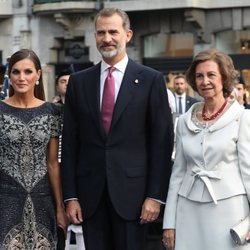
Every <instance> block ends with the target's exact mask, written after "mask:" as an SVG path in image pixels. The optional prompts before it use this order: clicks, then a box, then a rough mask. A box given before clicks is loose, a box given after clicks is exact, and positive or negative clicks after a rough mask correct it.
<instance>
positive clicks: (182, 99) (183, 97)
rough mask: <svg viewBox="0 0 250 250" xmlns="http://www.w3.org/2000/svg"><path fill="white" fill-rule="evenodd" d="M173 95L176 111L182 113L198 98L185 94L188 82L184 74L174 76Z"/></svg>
mask: <svg viewBox="0 0 250 250" xmlns="http://www.w3.org/2000/svg"><path fill="white" fill-rule="evenodd" d="M173 86H174V92H175V93H174V95H175V100H176V112H177V113H178V114H183V113H185V112H187V111H188V110H189V108H190V107H191V106H192V105H193V104H194V103H196V102H197V101H198V100H196V99H195V98H193V97H191V96H189V95H187V93H186V91H187V88H188V84H187V81H186V78H185V76H184V75H177V76H175V78H174V83H173Z"/></svg>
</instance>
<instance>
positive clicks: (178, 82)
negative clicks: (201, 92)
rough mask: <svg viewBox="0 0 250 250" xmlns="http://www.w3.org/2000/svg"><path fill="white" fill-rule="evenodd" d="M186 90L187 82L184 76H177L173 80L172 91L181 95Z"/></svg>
mask: <svg viewBox="0 0 250 250" xmlns="http://www.w3.org/2000/svg"><path fill="white" fill-rule="evenodd" d="M186 90H187V83H186V81H185V79H184V78H177V79H175V80H174V91H175V92H176V93H177V94H178V95H182V94H183V93H185V92H186Z"/></svg>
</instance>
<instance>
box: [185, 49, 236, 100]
mask: <svg viewBox="0 0 250 250" xmlns="http://www.w3.org/2000/svg"><path fill="white" fill-rule="evenodd" d="M209 60H211V61H214V62H215V63H216V64H217V65H218V68H219V71H220V74H221V76H222V82H223V95H224V97H228V96H229V95H230V93H231V92H232V90H233V87H234V84H235V81H236V79H237V77H238V72H237V71H236V70H235V68H234V64H233V61H232V59H231V57H229V56H228V55H226V54H225V53H223V52H221V51H219V50H216V49H209V50H204V51H202V52H200V53H198V54H197V55H196V56H195V57H194V59H193V61H192V64H191V65H190V67H189V68H188V70H187V71H186V79H187V81H188V83H189V84H190V86H191V87H192V88H193V90H195V91H197V87H196V82H195V73H196V67H197V65H198V64H200V63H203V62H205V61H209Z"/></svg>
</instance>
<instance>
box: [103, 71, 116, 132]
mask: <svg viewBox="0 0 250 250" xmlns="http://www.w3.org/2000/svg"><path fill="white" fill-rule="evenodd" d="M114 70H115V68H114V67H110V68H109V72H108V76H107V78H106V80H105V83H104V89H103V96H102V108H101V116H102V123H103V127H104V130H105V133H106V135H107V134H108V133H109V129H110V125H111V121H112V115H113V110H114V106H115V79H114V77H113V75H112V73H113V71H114Z"/></svg>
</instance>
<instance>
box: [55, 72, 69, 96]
mask: <svg viewBox="0 0 250 250" xmlns="http://www.w3.org/2000/svg"><path fill="white" fill-rule="evenodd" d="M68 81H69V75H64V76H61V77H60V78H59V79H58V82H57V86H56V91H57V92H58V94H59V95H63V96H64V95H65V94H66V90H67V86H68Z"/></svg>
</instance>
